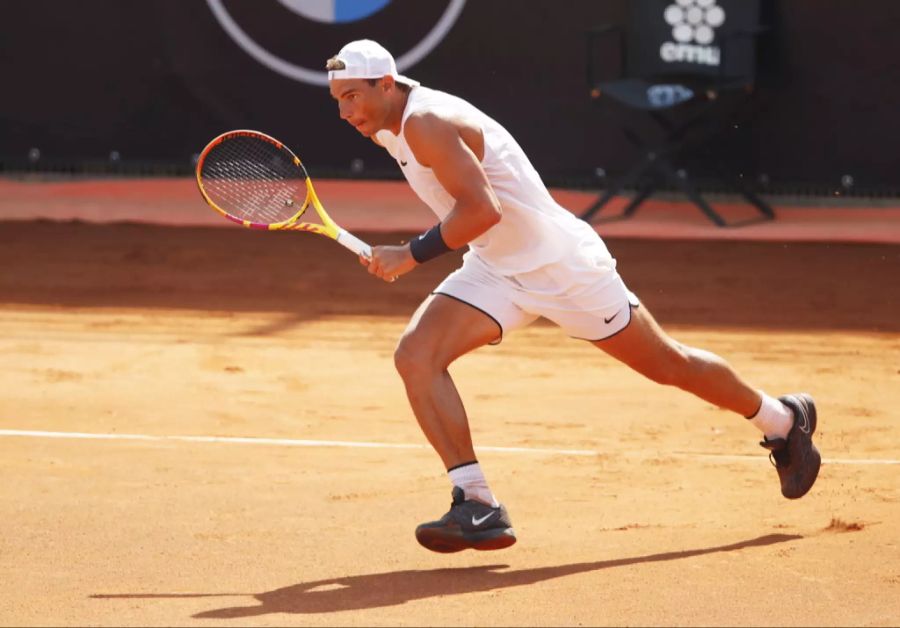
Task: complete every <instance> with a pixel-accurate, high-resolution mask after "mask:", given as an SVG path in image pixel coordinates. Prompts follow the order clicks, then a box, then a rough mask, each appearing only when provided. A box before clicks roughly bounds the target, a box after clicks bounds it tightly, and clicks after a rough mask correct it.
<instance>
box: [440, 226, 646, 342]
mask: <svg viewBox="0 0 900 628" xmlns="http://www.w3.org/2000/svg"><path fill="white" fill-rule="evenodd" d="M434 294H443V295H446V296H449V297H453V298H454V299H457V300H458V301H462V302H463V303H467V304H469V305H471V306H472V307H474V308H476V309H478V310H481V311H482V312H484V313H485V314H487V315H488V316H490V317H491V318H492V319H494V321H496V322H497V324H498V325H499V326H500V330H501V338H502V335H503V334H508V333H509V332H511V331H513V330H515V329H519V328H521V327H525V326H526V325H528V324H530V323H532V322H534V321H535V320H536V319H537V318H538V317H541V316H543V317H544V318H546V319H548V320H550V321H552V322H554V323H556V324H557V325H559V326H560V327H561V328H562V329H563V331H565V332H566V333H567V334H568V335H570V336H572V337H574V338H579V339H582V340H591V341H594V340H603V339H606V338H609V337H610V336H613V335H614V334H617V333H618V332H620V331H622V330H623V329H625V328H626V327H627V326H628V323H630V322H631V308H632V307H638V305H639V304H640V302H639V301H638V298H637V297H636V296H635V295H634V293H632V292H631V291H630V290H628V288H627V287H626V286H625V282H623V281H622V278H621V277H620V276H619V273H618V272H616V261H615V259H613V257H612V255H610V253H609V251H608V250H607V248H606V245H605V244H604V243H603V241H602V240H600V239H599V238H597V239H590V240H586V241H584V242H582V243H581V244H580V245H578V246H576V247H575V248H574V250H573V251H572V252H571V253H570V254H569V255H567V256H566V257H565V258H563V259H562V260H560V261H558V262H555V263H553V264H549V265H547V266H542V267H540V268H538V269H537V270H533V271H530V272H527V273H522V274H518V275H512V276H504V275H500V274H498V273H496V272H495V271H493V269H492V268H491V267H490V266H489V265H487V264H486V263H485V262H483V261H482V260H481V258H479V257H478V256H477V255H476V254H475V253H473V252H472V251H469V252H468V253H466V254H465V255H464V256H463V265H462V266H461V267H460V268H459V269H457V270H455V271H454V272H453V273H451V274H450V275H449V276H448V277H447V278H446V279H444V281H443V282H441V284H440V285H439V286H438V287H437V288H435V290H434ZM498 342H499V341H498Z"/></svg>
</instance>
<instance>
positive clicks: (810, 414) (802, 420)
mask: <svg viewBox="0 0 900 628" xmlns="http://www.w3.org/2000/svg"><path fill="white" fill-rule="evenodd" d="M778 400H779V401H780V402H781V403H783V404H784V405H786V406H787V407H788V408H790V409H791V412H793V413H794V425H793V427H791V431H790V432H788V435H787V438H773V439H772V440H769V439H768V438H766V437H765V436H763V441H762V442H761V443H760V445H762V446H763V447H765V448H766V449H768V450H769V459H770V460H771V461H772V464H774V465H775V470H776V471H778V479H779V480H781V494H782V495H784V496H785V497H787V498H788V499H797V498H799V497H803V496H804V495H806V493H807V492H808V491H809V489H811V488H812V485H813V484H814V483H815V481H816V477H818V475H819V467H820V466H821V465H822V456H821V455H820V454H819V450H818V449H816V446H815V445H813V442H812V437H813V434H814V433H815V431H816V404H815V403H814V402H813V399H812V397H810V396H809V395H808V394H806V393H797V394H795V395H785V396H783V397H779V398H778Z"/></svg>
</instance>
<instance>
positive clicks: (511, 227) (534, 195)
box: [375, 85, 615, 276]
mask: <svg viewBox="0 0 900 628" xmlns="http://www.w3.org/2000/svg"><path fill="white" fill-rule="evenodd" d="M420 111H427V112H431V113H434V114H436V115H439V116H441V117H444V118H463V119H465V120H466V121H467V122H469V123H473V124H474V125H476V126H477V127H478V128H480V129H481V132H482V134H483V136H484V158H483V159H482V161H481V165H482V167H483V168H484V171H485V173H486V174H487V178H488V181H489V182H490V184H491V187H492V188H493V190H494V194H496V196H497V199H498V200H499V201H500V206H501V208H502V211H503V216H502V218H501V220H500V222H498V223H497V224H496V225H494V226H493V227H491V228H490V229H488V230H487V231H486V232H485V233H483V234H482V235H480V236H479V237H477V238H476V239H474V240H472V241H471V242H470V243H469V248H470V251H471V254H474V255H477V256H478V257H479V258H480V259H481V261H483V262H484V263H485V264H487V265H488V266H490V267H491V268H492V269H493V270H494V271H495V272H497V273H498V274H500V275H506V276H510V275H518V274H520V273H526V272H529V271H532V270H535V269H537V268H540V267H542V266H546V265H547V264H552V263H554V262H556V261H559V260H561V259H562V258H563V257H564V256H565V255H566V254H567V253H571V252H572V251H573V249H575V248H577V247H578V246H579V245H581V244H585V243H586V241H590V242H599V241H600V237H599V236H598V235H597V233H596V232H595V231H594V229H593V228H592V227H591V226H590V225H589V224H587V223H586V222H584V221H583V220H580V219H579V218H576V217H575V216H574V215H573V214H572V213H570V212H569V211H567V210H566V209H565V208H563V207H561V206H560V205H559V204H557V203H556V201H554V200H553V197H551V196H550V193H549V192H548V191H547V188H546V186H545V185H544V183H543V181H541V177H540V175H539V174H538V173H537V171H536V170H535V169H534V167H533V166H532V165H531V162H530V161H529V160H528V157H527V156H526V155H525V153H524V151H523V150H522V148H521V147H520V146H519V144H518V143H517V142H516V140H515V139H514V138H513V137H512V135H510V134H509V132H508V131H507V130H506V129H504V128H503V127H502V126H500V124H498V123H497V122H496V121H494V120H493V119H492V118H490V117H489V116H487V115H486V114H484V113H483V112H481V111H480V110H478V109H477V108H476V107H474V106H473V105H471V104H469V103H468V102H466V101H465V100H463V99H461V98H458V97H456V96H452V95H450V94H447V93H444V92H440V91H437V90H433V89H429V88H427V87H423V86H421V85H420V86H416V87H413V88H412V89H411V90H410V93H409V98H408V100H407V103H406V108H405V109H404V110H403V118H402V121H401V127H400V135H399V136H397V135H394V134H393V133H391V132H390V131H388V130H386V129H383V130H381V131H379V132H378V133H377V134H376V135H375V137H376V139H377V140H378V141H379V142H380V143H381V145H382V146H384V147H385V148H386V149H387V151H388V153H390V154H391V156H392V157H393V158H394V159H396V160H397V163H398V164H399V165H400V169H401V170H402V171H403V175H404V176H405V177H406V180H407V181H408V182H409V184H410V186H411V187H412V189H413V191H414V192H415V193H416V194H417V195H418V196H419V198H420V199H422V201H424V202H425V204H426V205H428V206H429V207H430V208H431V209H432V211H434V213H435V214H437V216H438V218H440V219H441V220H443V219H444V217H445V216H446V215H447V214H449V213H450V211H451V210H452V209H453V206H454V205H455V203H456V201H455V199H454V198H453V197H452V196H450V194H449V193H448V192H447V191H446V190H445V189H444V187H443V186H442V185H441V184H440V182H439V181H438V180H437V177H435V176H434V172H433V171H432V170H431V168H425V167H424V166H422V165H421V164H419V163H418V162H417V161H416V158H415V156H414V155H413V152H412V150H410V148H409V145H408V144H407V143H406V138H405V136H404V134H403V127H404V125H405V124H406V120H407V118H409V116H410V115H412V114H413V113H416V112H420ZM603 248H605V247H603ZM614 263H615V262H613V264H614Z"/></svg>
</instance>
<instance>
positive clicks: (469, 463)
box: [447, 460, 478, 473]
mask: <svg viewBox="0 0 900 628" xmlns="http://www.w3.org/2000/svg"><path fill="white" fill-rule="evenodd" d="M473 464H478V461H477V460H470V461H469V462H461V463H460V464H458V465H456V466H453V467H450V468H449V469H447V473H450V472H451V471H456V470H457V469H462V468H463V467H468V466H469V465H473Z"/></svg>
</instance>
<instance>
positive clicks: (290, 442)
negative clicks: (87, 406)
mask: <svg viewBox="0 0 900 628" xmlns="http://www.w3.org/2000/svg"><path fill="white" fill-rule="evenodd" d="M0 436H26V437H32V438H75V439H86V440H142V441H176V442H186V443H234V444H242V445H275V446H279V447H353V448H363V449H428V447H427V446H425V445H414V444H409V443H373V442H365V441H344V440H300V439H294V438H247V437H238V436H151V435H149V434H98V433H89V432H40V431H34V430H0ZM476 449H480V450H481V451H498V452H502V453H522V454H553V455H563V456H595V455H597V452H596V451H591V450H590V449H545V448H541V447H476Z"/></svg>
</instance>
